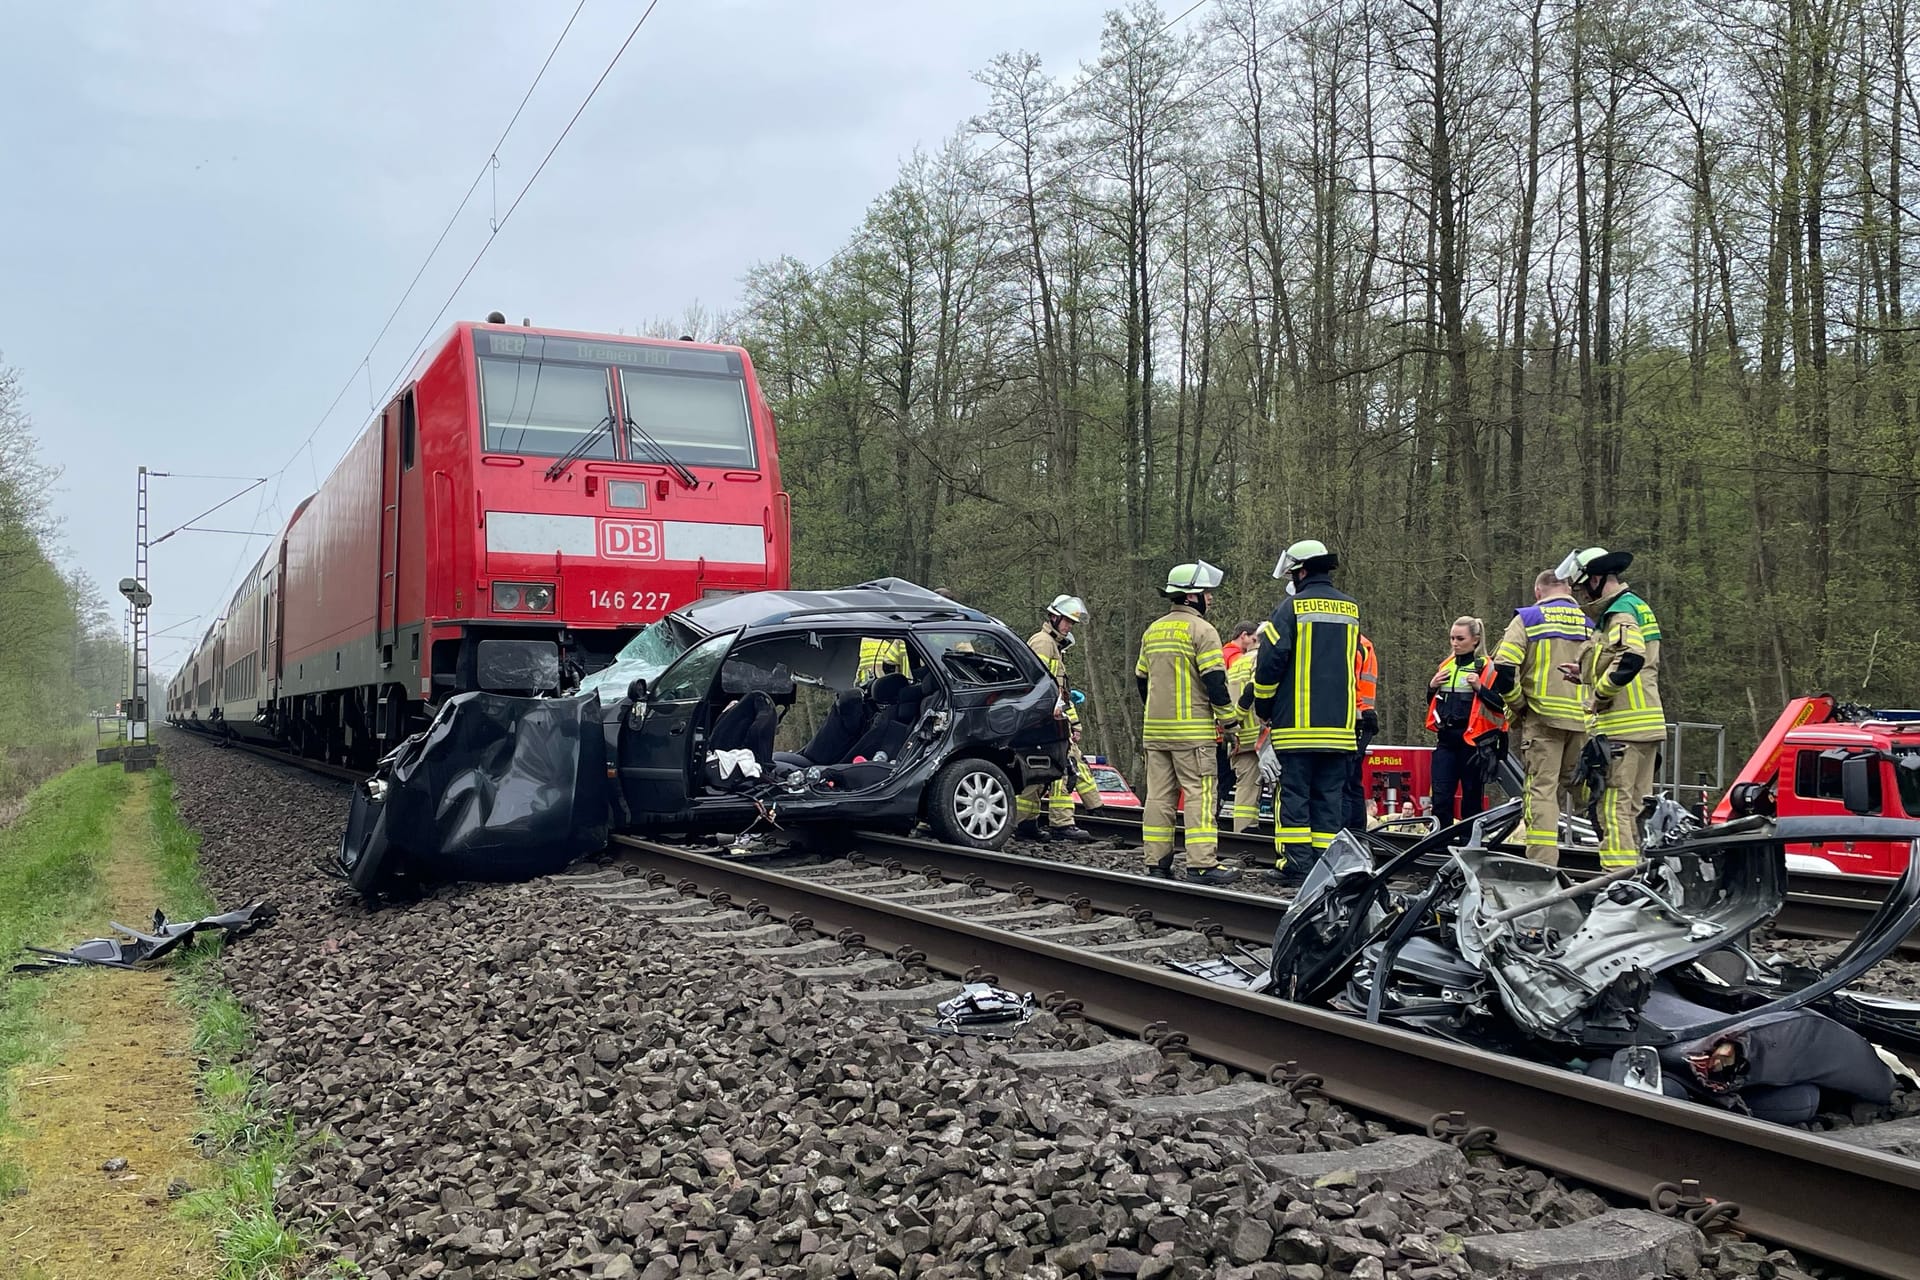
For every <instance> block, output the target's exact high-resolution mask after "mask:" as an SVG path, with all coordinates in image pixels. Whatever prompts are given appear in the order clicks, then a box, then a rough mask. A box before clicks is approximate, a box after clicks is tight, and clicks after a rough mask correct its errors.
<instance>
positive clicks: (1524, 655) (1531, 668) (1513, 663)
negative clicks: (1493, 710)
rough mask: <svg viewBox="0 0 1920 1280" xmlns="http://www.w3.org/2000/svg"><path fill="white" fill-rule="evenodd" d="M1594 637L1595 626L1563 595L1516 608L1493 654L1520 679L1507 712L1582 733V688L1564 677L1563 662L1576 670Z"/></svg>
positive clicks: (1531, 721) (1585, 722) (1584, 721)
mask: <svg viewBox="0 0 1920 1280" xmlns="http://www.w3.org/2000/svg"><path fill="white" fill-rule="evenodd" d="M1592 638H1593V623H1591V622H1589V621H1588V620H1587V615H1586V613H1585V612H1584V611H1582V609H1581V608H1580V606H1579V605H1577V604H1575V603H1574V602H1573V601H1572V600H1569V599H1567V598H1565V597H1560V598H1558V599H1552V600H1542V601H1541V602H1540V603H1539V604H1530V605H1528V606H1527V607H1526V608H1524V609H1516V610H1515V611H1514V614H1513V621H1512V622H1509V623H1508V624H1507V630H1506V634H1505V635H1503V636H1501V637H1500V647H1499V649H1497V650H1496V651H1495V652H1494V655H1493V660H1494V661H1495V662H1497V663H1499V664H1500V665H1501V666H1503V667H1512V668H1513V669H1514V671H1515V672H1516V674H1517V676H1518V679H1517V681H1516V683H1515V685H1514V690H1513V692H1512V693H1511V694H1510V695H1508V698H1507V709H1508V710H1509V711H1518V710H1520V709H1521V708H1523V707H1524V708H1525V710H1526V712H1527V714H1528V715H1529V716H1530V717H1532V720H1530V721H1529V723H1533V722H1534V721H1538V722H1540V723H1542V724H1545V725H1547V726H1548V727H1550V728H1554V729H1563V730H1584V729H1585V728H1586V727H1587V708H1586V704H1585V701H1584V699H1583V698H1582V696H1581V689H1580V686H1579V685H1577V684H1575V683H1574V682H1573V681H1572V680H1569V679H1568V678H1567V677H1566V676H1565V675H1564V674H1562V673H1561V671H1560V664H1561V663H1572V664H1573V665H1575V666H1578V665H1579V663H1580V661H1581V658H1582V656H1583V655H1584V651H1585V649H1586V645H1587V641H1589V640H1590V639H1592Z"/></svg>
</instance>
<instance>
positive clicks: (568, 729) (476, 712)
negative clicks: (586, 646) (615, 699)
mask: <svg viewBox="0 0 1920 1280" xmlns="http://www.w3.org/2000/svg"><path fill="white" fill-rule="evenodd" d="M606 842H607V759H606V739H605V736H604V734H603V733H602V730H601V709H600V696H599V694H597V693H589V694H585V695H583V696H580V697H575V698H513V697H507V696H505V695H502V694H493V693H463V694H458V695H456V696H454V697H452V698H449V699H448V700H447V701H446V703H445V705H444V706H442V707H441V709H440V713H439V715H437V716H436V717H435V718H434V721H433V723H432V724H431V725H429V726H428V727H427V729H426V730H425V732H423V733H418V734H415V735H414V736H413V737H411V738H408V739H407V740H406V741H405V742H403V743H401V744H400V746H399V747H397V748H396V749H395V750H394V751H393V752H392V754H390V755H389V756H388V757H387V758H386V759H385V760H384V761H382V762H381V765H380V768H379V771H378V772H377V773H375V774H374V776H373V777H372V778H370V779H368V780H367V781H366V782H364V783H361V784H359V785H358V786H356V787H355V788H354V794H353V807H352V810H351V812H350V813H349V815H348V819H347V829H346V832H345V833H344V834H343V835H342V837H341V842H340V859H339V864H340V869H341V871H342V872H344V873H345V874H346V876H347V878H348V879H349V880H351V881H352V882H353V885H354V887H355V888H356V889H358V890H359V891H360V892H361V893H362V894H363V895H366V896H368V897H373V896H375V895H377V894H378V893H379V892H380V891H381V890H383V889H389V888H393V887H395V886H396V885H397V884H399V883H404V882H409V881H413V882H421V881H436V880H526V879H530V878H532V877H534V876H540V875H546V874H549V873H551V872H554V871H558V870H560V869H561V868H562V867H564V866H566V865H567V864H568V863H570V862H572V861H573V860H574V859H575V858H578V857H580V856H582V855H584V854H588V853H592V852H594V851H595V850H597V849H600V848H602V847H604V846H605V844H606Z"/></svg>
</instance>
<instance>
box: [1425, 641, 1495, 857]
mask: <svg viewBox="0 0 1920 1280" xmlns="http://www.w3.org/2000/svg"><path fill="white" fill-rule="evenodd" d="M1485 635H1486V627H1485V625H1484V624H1483V623H1482V622H1481V621H1480V619H1478V618H1467V617H1461V618H1455V619H1454V620H1453V627H1452V629H1451V630H1450V631H1449V632H1448V633H1447V641H1448V643H1449V644H1451V645H1452V646H1453V652H1452V653H1449V654H1448V655H1447V656H1446V658H1445V659H1444V660H1442V661H1441V663H1440V669H1439V670H1437V671H1435V672H1434V673H1433V680H1432V681H1431V682H1430V683H1429V684H1428V685H1427V728H1428V729H1429V730H1431V731H1432V732H1433V733H1435V734H1437V735H1438V740H1437V741H1436V742H1435V743H1434V748H1433V813H1434V817H1435V818H1436V819H1437V820H1438V821H1439V824H1440V826H1441V827H1450V826H1452V825H1453V824H1454V822H1455V821H1456V820H1461V821H1464V820H1465V819H1467V818H1471V817H1473V816H1474V815H1475V814H1477V813H1479V812H1480V811H1481V810H1482V809H1484V808H1485V807H1486V781H1487V776H1486V768H1485V762H1484V759H1483V756H1482V753H1481V748H1482V745H1483V744H1485V745H1486V746H1487V747H1491V746H1493V743H1492V741H1490V740H1489V739H1488V735H1490V734H1493V733H1496V732H1500V731H1503V730H1505V728H1506V720H1505V716H1504V714H1503V713H1502V712H1501V710H1500V708H1499V697H1498V695H1497V694H1495V693H1494V691H1493V682H1494V678H1495V672H1494V671H1493V669H1492V667H1493V664H1492V663H1491V662H1489V661H1488V659H1487V656H1486V655H1485V654H1483V653H1482V652H1480V642H1481V640H1482V639H1483V638H1484V637H1485ZM1456 793H1457V796H1458V800H1459V807H1458V809H1457V810H1456V808H1455V803H1454V802H1455V798H1456Z"/></svg>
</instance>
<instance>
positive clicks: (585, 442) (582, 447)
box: [547, 414, 613, 480]
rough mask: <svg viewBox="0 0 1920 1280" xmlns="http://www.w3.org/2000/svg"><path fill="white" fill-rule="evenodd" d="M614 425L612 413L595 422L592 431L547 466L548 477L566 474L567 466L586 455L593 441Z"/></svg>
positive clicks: (555, 477) (553, 477)
mask: <svg viewBox="0 0 1920 1280" xmlns="http://www.w3.org/2000/svg"><path fill="white" fill-rule="evenodd" d="M612 425H613V415H612V414H608V415H607V416H606V417H604V418H602V419H600V421H598V422H596V423H594V424H593V429H592V430H591V431H588V432H587V433H586V434H585V435H583V436H581V437H580V438H579V439H578V440H576V441H574V445H573V448H571V449H569V450H567V451H566V452H565V453H563V454H561V455H560V456H559V457H557V458H555V459H554V460H553V465H552V466H550V467H548V468H547V479H548V480H558V479H559V478H560V477H561V476H563V475H565V474H566V472H567V468H568V467H570V466H572V465H573V464H574V463H576V462H578V461H580V459H582V458H584V457H586V456H587V450H589V449H591V448H593V442H594V441H595V440H598V439H599V438H600V433H601V432H602V431H604V430H606V429H607V428H608V427H611V426H612Z"/></svg>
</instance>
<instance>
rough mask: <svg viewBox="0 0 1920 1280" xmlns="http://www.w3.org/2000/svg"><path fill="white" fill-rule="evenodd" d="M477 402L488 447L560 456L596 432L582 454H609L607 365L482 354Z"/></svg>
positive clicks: (611, 451)
mask: <svg viewBox="0 0 1920 1280" xmlns="http://www.w3.org/2000/svg"><path fill="white" fill-rule="evenodd" d="M480 403H481V410H482V413H483V414H484V415H485V418H486V424H487V429H486V439H485V441H484V447H485V448H486V450H487V451H488V452H490V453H524V454H533V455H537V456H542V457H546V456H558V455H560V454H563V453H566V452H568V451H569V450H571V449H572V448H573V447H574V446H575V445H577V444H579V443H580V440H581V437H583V436H587V435H595V437H596V438H595V439H594V441H593V446H592V447H591V448H590V449H588V450H587V451H586V453H585V454H584V455H583V456H585V457H588V458H611V457H612V456H613V433H612V432H611V431H609V430H607V427H608V419H609V413H608V406H607V373H606V370H605V369H593V368H584V367H582V366H579V365H565V364H552V363H541V362H537V361H533V360H499V359H494V358H492V357H486V358H483V359H482V360H481V361H480Z"/></svg>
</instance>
